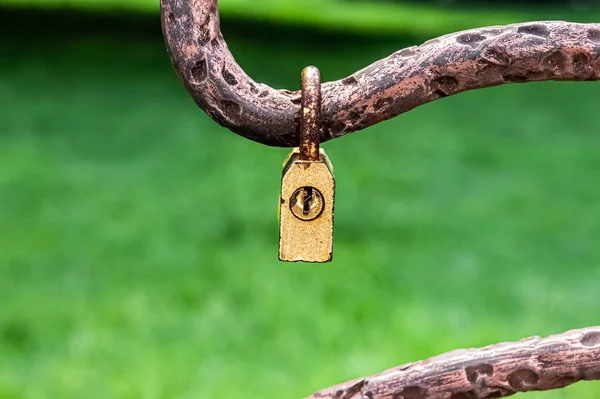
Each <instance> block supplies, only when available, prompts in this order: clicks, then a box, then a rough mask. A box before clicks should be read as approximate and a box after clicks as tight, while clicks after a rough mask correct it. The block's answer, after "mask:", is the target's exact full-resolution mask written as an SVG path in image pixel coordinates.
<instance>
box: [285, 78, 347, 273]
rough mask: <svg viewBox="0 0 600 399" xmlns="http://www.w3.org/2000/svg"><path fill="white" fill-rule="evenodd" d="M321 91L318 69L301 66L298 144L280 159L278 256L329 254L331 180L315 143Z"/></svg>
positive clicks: (296, 258)
mask: <svg viewBox="0 0 600 399" xmlns="http://www.w3.org/2000/svg"><path fill="white" fill-rule="evenodd" d="M320 111H321V91H320V76H319V70H318V69H316V68H314V67H308V68H306V69H305V70H304V71H303V72H302V107H301V110H300V146H299V147H298V148H295V149H294V150H293V151H292V153H291V154H290V155H289V157H288V158H287V160H286V162H285V163H284V168H283V176H282V181H281V196H280V206H279V220H280V227H279V259H280V260H282V261H287V262H315V263H325V262H329V261H331V259H332V256H333V210H334V199H335V180H334V178H333V167H332V165H331V162H330V161H329V158H328V157H327V155H326V154H325V151H323V150H321V149H320V148H319V144H320V143H319V141H320V131H321V126H320Z"/></svg>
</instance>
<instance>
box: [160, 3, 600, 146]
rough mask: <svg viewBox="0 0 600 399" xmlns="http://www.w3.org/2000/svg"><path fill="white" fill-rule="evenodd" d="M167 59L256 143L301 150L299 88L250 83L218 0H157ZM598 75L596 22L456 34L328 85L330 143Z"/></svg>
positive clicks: (217, 112)
mask: <svg viewBox="0 0 600 399" xmlns="http://www.w3.org/2000/svg"><path fill="white" fill-rule="evenodd" d="M161 15H162V25H163V32H164V35H165V39H166V43H167V47H168V50H169V54H170V56H171V60H172V62H173V65H174V66H175V68H176V70H177V71H178V74H179V76H181V77H182V79H183V81H184V82H185V85H186V87H187V89H188V91H189V93H190V94H191V95H192V97H193V98H194V100H195V102H196V103H197V104H198V106H199V107H200V108H202V109H203V110H205V111H206V113H207V114H208V115H209V116H210V117H211V118H213V119H214V120H215V121H217V122H218V123H219V124H221V125H223V126H225V127H227V128H229V129H230V130H231V131H233V132H235V133H237V134H239V135H241V136H243V137H246V138H248V139H250V140H254V141H257V142H259V143H263V144H267V145H272V146H281V147H295V146H297V145H298V141H299V129H298V121H297V115H298V111H299V108H300V92H297V91H296V92H293V91H288V90H275V89H273V88H271V87H269V86H267V85H265V84H262V83H256V82H255V81H253V80H252V79H251V78H250V77H249V76H248V75H246V73H245V72H244V71H243V70H242V68H241V67H240V66H239V65H238V64H237V63H236V62H235V60H234V58H233V56H232V54H231V52H230V51H229V49H228V48H227V44H226V43H225V40H224V39H223V36H222V34H221V32H220V20H219V12H218V7H217V0H193V1H192V0H161ZM599 79H600V24H578V23H567V22H558V21H556V22H533V23H525V24H514V25H507V26H496V27H488V28H481V29H473V30H469V31H464V32H459V33H454V34H450V35H446V36H442V37H439V38H437V39H433V40H430V41H428V42H426V43H425V44H423V45H421V46H415V47H411V48H408V49H405V50H401V51H398V52H396V53H394V54H392V55H391V56H389V57H387V58H385V59H383V60H380V61H378V62H376V63H374V64H373V65H371V66H369V67H367V68H365V69H363V70H361V71H358V72H356V73H354V74H352V75H351V76H349V77H347V78H345V79H342V80H338V81H335V82H329V83H325V84H323V86H322V90H323V107H322V110H323V113H322V126H323V131H322V137H321V141H323V142H324V141H327V140H331V139H334V138H336V137H340V136H343V135H345V134H347V133H350V132H354V131H357V130H361V129H364V128H366V127H369V126H372V125H374V124H376V123H379V122H381V121H384V120H386V119H390V118H392V117H394V116H397V115H400V114H402V113H404V112H407V111H410V110H412V109H414V108H416V107H418V106H420V105H423V104H425V103H428V102H431V101H434V100H437V99H439V98H444V97H447V96H451V95H454V94H457V93H461V92H464V91H467V90H473V89H480V88H485V87H491V86H498V85H502V84H507V83H523V82H535V81H545V80H573V81H582V80H599Z"/></svg>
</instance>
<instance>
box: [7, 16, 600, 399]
mask: <svg viewBox="0 0 600 399" xmlns="http://www.w3.org/2000/svg"><path fill="white" fill-rule="evenodd" d="M19 15H20V14H19ZM4 16H5V17H7V18H4V19H3V23H2V24H0V26H1V27H0V32H2V36H1V37H3V39H2V40H1V41H0V54H2V57H1V58H0V102H1V104H2V109H1V111H0V226H1V228H0V295H1V296H0V299H1V302H0V303H1V306H0V398H2V399H9V398H10V399H13V398H15V399H16V398H19V399H20V398H25V399H33V398H35V399H38V398H61V399H62V398H86V399H95V398H102V399H106V398H144V399H154V398H228V399H238V398H239V399H246V398H264V399H270V398H273V399H275V398H278V399H279V398H290V399H292V398H302V397H305V396H308V395H309V394H311V393H312V392H313V391H315V390H317V389H320V388H324V387H327V386H329V385H332V384H335V383H338V382H342V381H344V380H347V379H351V378H355V377H358V376H362V375H368V374H373V373H377V372H380V371H382V370H384V369H385V368H388V367H392V366H395V365H398V364H401V363H405V362H411V361H414V360H419V359H423V358H427V357H430V356H433V355H436V354H439V353H442V352H445V351H449V350H452V349H456V348H459V347H471V346H482V345H486V344H490V343H494V342H498V341H506V340H516V339H520V338H522V337H525V336H529V335H536V334H539V335H548V334H553V333H559V332H562V331H564V330H568V329H572V328H579V327H584V326H590V325H598V324H600V317H599V313H598V309H599V306H598V304H599V301H600V290H599V289H598V282H599V280H600V246H599V245H598V241H599V240H600V211H599V204H600V185H598V182H597V176H598V172H599V171H600V151H598V148H599V146H600V132H599V131H598V129H597V125H598V122H599V116H598V115H599V114H598V105H599V101H598V88H599V86H598V84H596V83H543V84H528V85H513V86H507V87H499V88H494V89H487V90H484V91H479V92H470V93H465V94H462V95H459V96H457V97H451V98H448V99H445V100H442V101H438V102H435V103H432V104H430V105H427V106H424V107H422V108H419V109H418V110H415V111H413V112H411V113H409V114H406V115H403V116H401V117H398V118H396V119H394V120H392V121H389V122H386V123H383V124H380V125H377V126H375V127H373V128H370V129H368V130H367V131H364V132H360V133H356V134H353V135H350V136H347V137H345V138H342V139H339V140H335V141H334V142H331V143H327V144H326V145H325V148H326V149H327V151H328V153H329V155H330V157H331V158H332V160H333V162H334V165H335V168H336V176H337V182H338V192H337V204H336V246H335V261H334V262H333V263H332V264H328V265H305V264H282V263H279V262H278V261H277V218H276V210H277V196H278V191H279V179H280V173H281V163H282V162H283V160H284V158H285V156H286V154H287V152H288V151H287V150H285V149H275V148H267V147H263V146H260V145H258V144H255V143H252V142H250V141H247V140H244V139H242V138H239V137H237V136H235V135H233V134H231V133H230V132H228V131H227V130H224V129H223V128H221V127H219V126H217V125H216V124H215V123H214V122H212V121H211V120H210V119H209V118H208V117H207V116H205V115H204V113H203V112H202V111H200V110H198V109H197V108H196V107H195V106H194V105H193V103H192V101H191V100H190V99H189V97H188V96H187V94H186V93H185V90H184V89H183V87H182V85H181V83H180V82H178V81H177V80H176V77H175V74H174V72H173V71H172V70H171V67H170V64H169V61H168V59H167V56H166V53H165V50H164V46H163V43H162V38H161V37H160V33H159V31H158V27H157V26H156V25H155V24H156V21H155V19H152V20H147V21H145V22H143V23H138V22H136V23H135V24H133V26H134V27H133V28H131V27H124V26H123V21H122V20H118V19H115V20H113V19H110V20H104V19H98V20H95V19H93V18H92V19H90V20H88V19H86V18H88V17H80V16H77V17H74V18H73V19H72V20H70V21H71V22H70V23H72V25H69V23H67V22H65V21H55V18H54V17H53V16H52V15H50V16H46V15H44V14H42V15H41V16H38V18H37V19H31V20H29V19H27V18H24V17H22V18H19V17H16V16H13V15H12V14H7V13H6V12H5V13H4ZM47 20H50V21H55V22H56V24H55V25H54V28H53V29H47V28H45V27H44V21H46V23H47ZM146 25H149V26H151V27H152V28H151V29H150V31H148V29H146ZM225 25H226V24H225ZM61 26H62V28H58V27H61ZM69 26H71V27H70V28H69ZM84 26H85V27H86V29H85V30H84V29H82V27H84ZM273 29H274V28H269V27H263V28H262V29H259V28H258V27H256V26H243V27H240V28H239V30H238V29H236V27H235V26H231V25H229V29H228V30H227V32H226V37H227V40H228V42H229V44H230V47H231V49H232V51H233V53H234V54H235V56H236V58H237V59H238V61H239V62H240V63H241V65H242V66H243V67H244V68H245V69H246V70H247V72H248V73H249V74H250V75H251V76H253V77H255V78H256V79H257V80H259V81H264V82H267V83H269V84H271V85H273V86H277V87H289V88H298V76H299V71H300V70H301V69H302V67H304V66H305V65H307V64H315V65H318V66H319V67H320V68H321V70H322V72H323V78H324V79H325V80H331V79H337V78H341V77H343V76H345V75H347V74H349V73H351V72H352V71H354V70H356V69H358V68H360V67H363V66H365V65H366V64H368V63H370V62H371V61H374V60H376V59H378V58H379V57H381V56H384V55H387V54H389V53H391V52H393V51H395V50H397V49H398V48H400V47H404V46H407V45H411V44H414V43H409V42H406V41H399V40H396V41H380V40H369V39H364V38H363V39H360V38H356V37H352V38H350V37H337V36H336V37H333V36H329V35H325V34H322V35H319V34H317V33H315V34H314V37H312V39H313V40H315V41H317V42H319V43H320V45H319V46H318V47H315V46H314V45H312V44H310V43H306V44H303V43H302V40H300V38H301V37H305V33H304V32H299V31H294V30H280V31H276V34H274V33H275V32H274V31H273ZM17 31H19V32H29V33H28V34H26V35H25V36H23V35H15V34H14V32H17ZM11 32H12V33H13V34H12V35H11V34H10V33H11ZM424 39H426V38H423V40H424ZM599 392H600V385H599V384H598V383H580V384H578V385H576V386H574V387H572V388H569V389H567V390H563V391H560V392H551V393H535V394H528V395H526V396H524V397H528V398H531V399H540V398H545V399H558V398H573V399H575V398H577V399H591V398H597V397H598V393H599Z"/></svg>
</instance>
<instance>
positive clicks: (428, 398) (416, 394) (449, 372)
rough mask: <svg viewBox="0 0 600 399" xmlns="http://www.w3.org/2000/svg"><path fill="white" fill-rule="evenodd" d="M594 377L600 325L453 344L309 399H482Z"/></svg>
mask: <svg viewBox="0 0 600 399" xmlns="http://www.w3.org/2000/svg"><path fill="white" fill-rule="evenodd" d="M581 380H600V327H593V328H586V329H582V330H575V331H570V332H567V333H565V334H561V335H556V336H553V337H549V338H546V339H541V338H539V337H534V338H529V339H526V340H522V341H520V342H516V343H504V344H498V345H492V346H489V347H486V348H482V349H468V350H458V351H454V352H450V353H447V354H445V355H442V356H438V357H434V358H432V359H429V360H425V361H421V362H417V363H412V364H407V365H405V366H400V367H396V368H393V369H391V370H388V371H385V372H383V373H381V374H379V375H375V376H372V377H367V378H360V379H357V380H354V381H350V382H348V383H345V384H341V385H337V386H334V387H331V388H328V389H325V390H323V391H320V392H317V393H315V394H313V395H312V396H310V398H309V399H484V398H488V399H489V398H502V397H506V396H511V395H513V394H515V393H517V392H526V391H546V390H550V389H557V388H564V387H566V386H568V385H571V384H573V383H575V382H578V381H581Z"/></svg>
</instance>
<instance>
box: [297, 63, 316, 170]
mask: <svg viewBox="0 0 600 399" xmlns="http://www.w3.org/2000/svg"><path fill="white" fill-rule="evenodd" d="M299 125H300V159H301V160H303V161H318V160H319V158H320V156H319V144H320V142H321V72H320V71H319V70H318V69H317V68H316V67H314V66H309V67H306V68H304V70H303V71H302V94H301V102H300V122H299Z"/></svg>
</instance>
